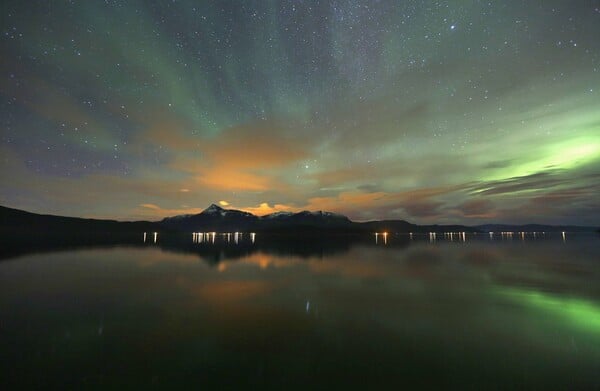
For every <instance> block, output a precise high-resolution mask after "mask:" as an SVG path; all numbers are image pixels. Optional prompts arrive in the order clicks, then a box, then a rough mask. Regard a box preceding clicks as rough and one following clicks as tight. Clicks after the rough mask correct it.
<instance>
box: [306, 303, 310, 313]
mask: <svg viewBox="0 0 600 391" xmlns="http://www.w3.org/2000/svg"><path fill="white" fill-rule="evenodd" d="M308 311H310V301H308V300H307V301H306V312H307V313H308Z"/></svg>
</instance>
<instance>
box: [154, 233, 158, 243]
mask: <svg viewBox="0 0 600 391" xmlns="http://www.w3.org/2000/svg"><path fill="white" fill-rule="evenodd" d="M156 239H158V232H155V233H154V243H156Z"/></svg>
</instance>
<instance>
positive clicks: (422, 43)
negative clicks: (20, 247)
mask: <svg viewBox="0 0 600 391" xmlns="http://www.w3.org/2000/svg"><path fill="white" fill-rule="evenodd" d="M1 9H2V16H1V25H0V33H1V36H0V48H1V49H0V50H1V53H2V54H1V55H0V136H1V137H0V158H1V163H0V178H1V181H0V204H2V205H5V206H9V207H14V208H19V209H25V210H29V211H32V212H38V213H52V214H60V215H67V216H84V217H103V218H117V219H123V220H128V219H151V220H152V219H158V218H161V217H164V216H170V215H175V214H181V213H197V212H199V211H200V210H202V209H204V208H205V207H206V206H207V205H209V204H210V203H212V202H217V201H221V204H222V205H225V206H228V207H234V208H238V209H244V210H248V211H251V212H254V213H257V214H265V213H268V212H273V211H277V210H301V209H310V210H328V211H334V212H339V213H343V214H347V215H348V216H349V217H351V218H353V219H356V220H367V219H406V220H409V221H411V222H415V223H434V222H439V223H466V224H476V223H483V222H506V223H530V222H536V223H550V224H581V225H595V224H597V222H598V221H599V218H600V202H599V201H598V196H597V194H600V39H598V37H600V4H599V3H598V2H597V1H585V0H577V1H567V0H565V1H543V0H536V1H491V2H489V1H461V2H455V1H447V2H443V1H437V2H421V1H398V2H396V1H374V2H357V1H313V2H311V1H243V2H241V1H198V2H195V1H152V2H150V1H103V2H100V1H68V2H67V1H65V2H58V1H56V2H55V1H51V2H46V1H44V2H34V1H31V2H29V1H3V2H2V6H1Z"/></svg>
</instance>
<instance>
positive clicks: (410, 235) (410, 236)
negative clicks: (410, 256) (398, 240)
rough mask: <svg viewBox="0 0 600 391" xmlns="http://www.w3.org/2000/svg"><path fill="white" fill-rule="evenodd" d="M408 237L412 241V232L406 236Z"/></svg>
mask: <svg viewBox="0 0 600 391" xmlns="http://www.w3.org/2000/svg"><path fill="white" fill-rule="evenodd" d="M408 236H409V238H410V240H412V238H413V234H412V232H411V233H409V234H408Z"/></svg>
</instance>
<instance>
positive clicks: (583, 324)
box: [500, 288, 600, 334]
mask: <svg viewBox="0 0 600 391" xmlns="http://www.w3.org/2000/svg"><path fill="white" fill-rule="evenodd" d="M500 294H501V295H503V296H505V297H509V298H510V299H513V300H515V301H516V302H518V303H519V304H522V305H525V306H527V307H532V308H535V309H538V310H541V311H543V312H545V313H548V314H551V315H553V316H556V317H558V318H560V319H563V320H566V321H568V322H570V323H572V324H574V325H576V326H577V327H580V328H582V329H585V330H587V331H592V332H594V333H598V334H600V305H599V304H598V303H594V302H592V301H589V300H586V299H581V298H576V297H560V296H558V295H555V294H549V293H544V292H539V291H532V290H526V289H520V288H502V289H501V290H500Z"/></svg>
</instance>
